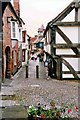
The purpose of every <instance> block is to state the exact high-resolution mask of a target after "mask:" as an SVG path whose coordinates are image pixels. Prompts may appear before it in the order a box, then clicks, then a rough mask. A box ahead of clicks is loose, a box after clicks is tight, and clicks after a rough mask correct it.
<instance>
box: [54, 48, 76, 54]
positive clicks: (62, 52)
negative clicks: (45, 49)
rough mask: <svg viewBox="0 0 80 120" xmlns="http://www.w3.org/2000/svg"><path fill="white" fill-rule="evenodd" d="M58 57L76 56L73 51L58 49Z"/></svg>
mask: <svg viewBox="0 0 80 120" xmlns="http://www.w3.org/2000/svg"><path fill="white" fill-rule="evenodd" d="M56 54H57V55H75V53H74V52H73V50H71V49H56Z"/></svg>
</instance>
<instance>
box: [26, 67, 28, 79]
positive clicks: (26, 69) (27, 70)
mask: <svg viewBox="0 0 80 120" xmlns="http://www.w3.org/2000/svg"><path fill="white" fill-rule="evenodd" d="M26 78H28V66H26Z"/></svg>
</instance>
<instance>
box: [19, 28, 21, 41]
mask: <svg viewBox="0 0 80 120" xmlns="http://www.w3.org/2000/svg"><path fill="white" fill-rule="evenodd" d="M19 40H21V29H19Z"/></svg>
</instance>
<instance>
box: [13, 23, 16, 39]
mask: <svg viewBox="0 0 80 120" xmlns="http://www.w3.org/2000/svg"><path fill="white" fill-rule="evenodd" d="M12 37H13V38H15V37H16V25H15V22H12Z"/></svg>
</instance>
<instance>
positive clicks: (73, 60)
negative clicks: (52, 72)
mask: <svg viewBox="0 0 80 120" xmlns="http://www.w3.org/2000/svg"><path fill="white" fill-rule="evenodd" d="M64 59H65V60H66V61H67V62H69V64H70V65H71V66H72V67H73V68H74V70H75V71H80V67H79V61H80V58H64ZM62 71H70V70H69V69H68V68H67V67H66V66H65V65H64V64H62ZM78 76H79V77H80V74H78ZM66 77H67V78H74V76H73V75H72V74H63V78H66Z"/></svg>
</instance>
